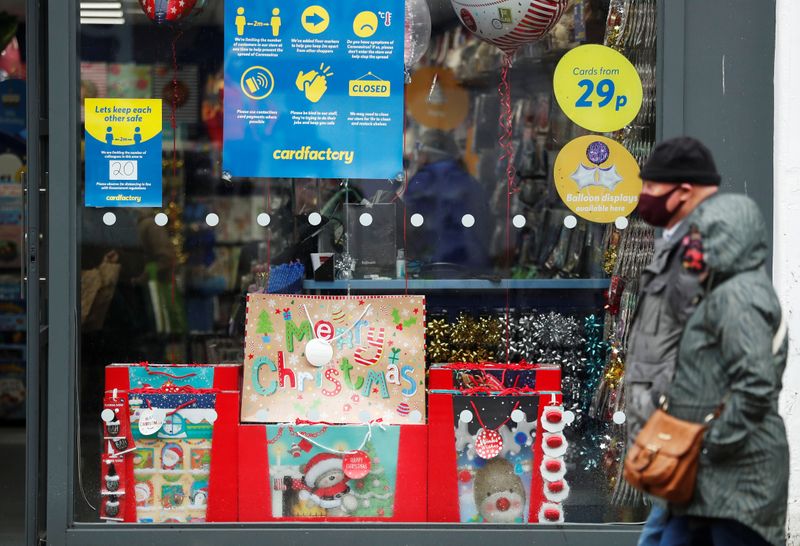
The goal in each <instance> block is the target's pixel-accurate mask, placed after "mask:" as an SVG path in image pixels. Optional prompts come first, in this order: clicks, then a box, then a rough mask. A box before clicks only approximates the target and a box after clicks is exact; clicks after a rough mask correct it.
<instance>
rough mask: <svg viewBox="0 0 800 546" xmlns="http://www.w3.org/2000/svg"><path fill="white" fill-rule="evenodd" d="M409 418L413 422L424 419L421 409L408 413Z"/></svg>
mask: <svg viewBox="0 0 800 546" xmlns="http://www.w3.org/2000/svg"><path fill="white" fill-rule="evenodd" d="M408 420H409V421H411V422H412V423H419V422H420V421H422V413H420V412H419V410H414V411H412V412H411V413H409V414H408Z"/></svg>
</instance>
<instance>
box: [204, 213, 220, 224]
mask: <svg viewBox="0 0 800 546" xmlns="http://www.w3.org/2000/svg"><path fill="white" fill-rule="evenodd" d="M206 224H208V225H209V226H211V227H214V226H216V225H218V224H219V215H218V214H216V213H214V212H210V213H208V214H207V215H206Z"/></svg>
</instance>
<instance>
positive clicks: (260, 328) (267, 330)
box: [256, 311, 275, 343]
mask: <svg viewBox="0 0 800 546" xmlns="http://www.w3.org/2000/svg"><path fill="white" fill-rule="evenodd" d="M274 331H275V327H274V326H272V318H270V316H269V313H267V312H266V311H261V314H259V315H258V325H257V326H256V333H259V334H262V335H263V336H264V342H265V343H269V335H270V334H271V333H273V332H274Z"/></svg>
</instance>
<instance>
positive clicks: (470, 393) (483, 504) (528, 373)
mask: <svg viewBox="0 0 800 546" xmlns="http://www.w3.org/2000/svg"><path fill="white" fill-rule="evenodd" d="M560 381H561V379H560V369H559V368H558V367H553V366H537V365H528V364H518V365H513V366H499V365H496V364H487V365H469V364H462V365H457V364H456V365H447V366H441V367H436V368H434V369H432V370H431V372H430V391H429V431H430V442H429V454H428V464H429V467H428V479H429V482H430V486H429V497H428V498H429V502H428V516H429V520H430V521H451V522H454V521H460V522H485V523H535V522H559V521H563V509H562V503H563V501H564V500H566V498H567V496H568V495H569V486H568V484H567V482H566V480H565V474H566V466H565V463H564V455H565V453H566V451H567V448H568V446H567V442H566V439H565V438H564V435H563V433H562V432H563V428H564V426H565V424H566V422H567V421H568V420H569V416H568V415H567V414H565V412H564V411H563V408H562V407H561V393H560Z"/></svg>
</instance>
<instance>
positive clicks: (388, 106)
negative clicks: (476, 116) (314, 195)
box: [223, 0, 405, 179]
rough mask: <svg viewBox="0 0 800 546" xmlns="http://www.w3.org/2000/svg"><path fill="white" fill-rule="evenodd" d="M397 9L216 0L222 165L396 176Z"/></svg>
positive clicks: (386, 1) (393, 3)
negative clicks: (221, 32)
mask: <svg viewBox="0 0 800 546" xmlns="http://www.w3.org/2000/svg"><path fill="white" fill-rule="evenodd" d="M404 11H405V10H404V3H403V0H347V1H342V0H337V1H335V2H334V1H324V0H323V1H319V0H295V1H292V2H288V1H286V0H271V1H270V0H225V139H224V149H223V169H224V170H225V171H226V172H227V173H229V174H230V175H231V176H235V177H275V178H370V179H386V178H395V177H396V176H397V175H398V174H399V173H401V172H402V170H403V96H404V88H403V86H404V67H403V48H404V39H403V36H404Z"/></svg>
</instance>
